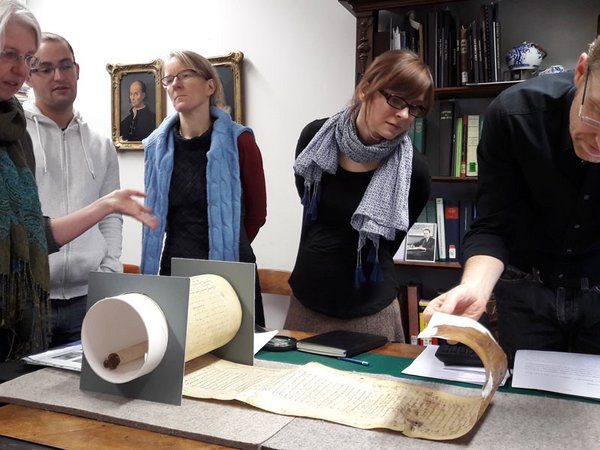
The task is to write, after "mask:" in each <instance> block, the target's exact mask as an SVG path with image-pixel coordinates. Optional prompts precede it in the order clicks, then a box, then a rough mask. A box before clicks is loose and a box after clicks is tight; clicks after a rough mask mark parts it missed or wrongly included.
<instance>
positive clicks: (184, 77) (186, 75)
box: [160, 69, 203, 88]
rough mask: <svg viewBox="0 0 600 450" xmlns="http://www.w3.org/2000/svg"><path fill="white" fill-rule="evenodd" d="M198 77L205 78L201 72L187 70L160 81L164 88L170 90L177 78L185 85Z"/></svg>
mask: <svg viewBox="0 0 600 450" xmlns="http://www.w3.org/2000/svg"><path fill="white" fill-rule="evenodd" d="M197 77H203V75H202V74H201V73H200V72H198V71H197V70H194V69H185V70H182V71H181V72H179V73H177V74H175V75H167V76H166V77H162V78H161V79H160V84H162V85H163V86H164V87H166V88H168V87H169V86H171V85H172V84H173V83H174V82H175V78H177V79H178V80H179V81H181V82H183V83H185V82H187V81H189V80H191V79H192V78H197Z"/></svg>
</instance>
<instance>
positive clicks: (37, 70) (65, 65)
mask: <svg viewBox="0 0 600 450" xmlns="http://www.w3.org/2000/svg"><path fill="white" fill-rule="evenodd" d="M74 68H75V61H63V62H61V63H60V64H58V65H57V66H53V65H52V64H39V65H38V66H37V67H34V68H33V69H31V74H32V75H37V76H40V77H44V78H46V77H49V76H53V75H54V74H55V73H56V71H57V70H58V71H59V72H60V73H61V74H67V73H69V72H71V71H72V70H73V69H74Z"/></svg>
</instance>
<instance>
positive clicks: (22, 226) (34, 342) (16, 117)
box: [0, 98, 51, 360]
mask: <svg viewBox="0 0 600 450" xmlns="http://www.w3.org/2000/svg"><path fill="white" fill-rule="evenodd" d="M30 145H31V142H30V140H29V139H28V138H27V135H26V122H25V116H24V114H23V109H22V108H21V105H20V104H19V102H18V101H17V100H16V99H14V98H13V99H11V100H9V101H4V102H0V358H1V359H5V360H9V359H16V358H19V357H21V356H23V355H26V354H29V353H33V352H37V351H42V350H45V349H46V348H47V347H48V341H49V337H50V331H51V321H50V305H49V300H48V291H49V289H50V274H49V270H48V250H47V245H46V236H45V231H44V218H43V216H42V211H41V207H40V201H39V197H38V194H37V187H36V184H35V179H34V176H33V174H32V171H31V169H30V167H28V164H27V156H26V150H31V148H30V147H29V148H28V147H27V146H30ZM29 155H30V157H31V152H30V153H29Z"/></svg>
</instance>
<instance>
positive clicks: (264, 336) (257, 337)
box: [254, 330, 279, 355]
mask: <svg viewBox="0 0 600 450" xmlns="http://www.w3.org/2000/svg"><path fill="white" fill-rule="evenodd" d="M277 333H279V330H272V331H262V332H260V333H254V354H255V355H256V354H257V353H258V351H259V350H260V349H261V348H263V347H264V346H265V345H266V344H267V342H269V341H270V340H271V339H272V338H273V336H275V335H276V334H277Z"/></svg>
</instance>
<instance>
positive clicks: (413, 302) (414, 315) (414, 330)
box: [406, 283, 421, 345]
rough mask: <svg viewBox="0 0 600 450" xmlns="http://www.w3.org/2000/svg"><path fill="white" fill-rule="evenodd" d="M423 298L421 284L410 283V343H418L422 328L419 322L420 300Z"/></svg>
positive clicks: (407, 290) (408, 307) (407, 296)
mask: <svg viewBox="0 0 600 450" xmlns="http://www.w3.org/2000/svg"><path fill="white" fill-rule="evenodd" d="M420 299H421V285H419V284H412V283H411V284H408V285H407V286H406V300H407V309H408V337H409V341H408V343H410V344H412V345H418V343H419V340H418V338H417V336H418V334H419V331H420V330H421V329H420V324H419V300H420Z"/></svg>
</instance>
